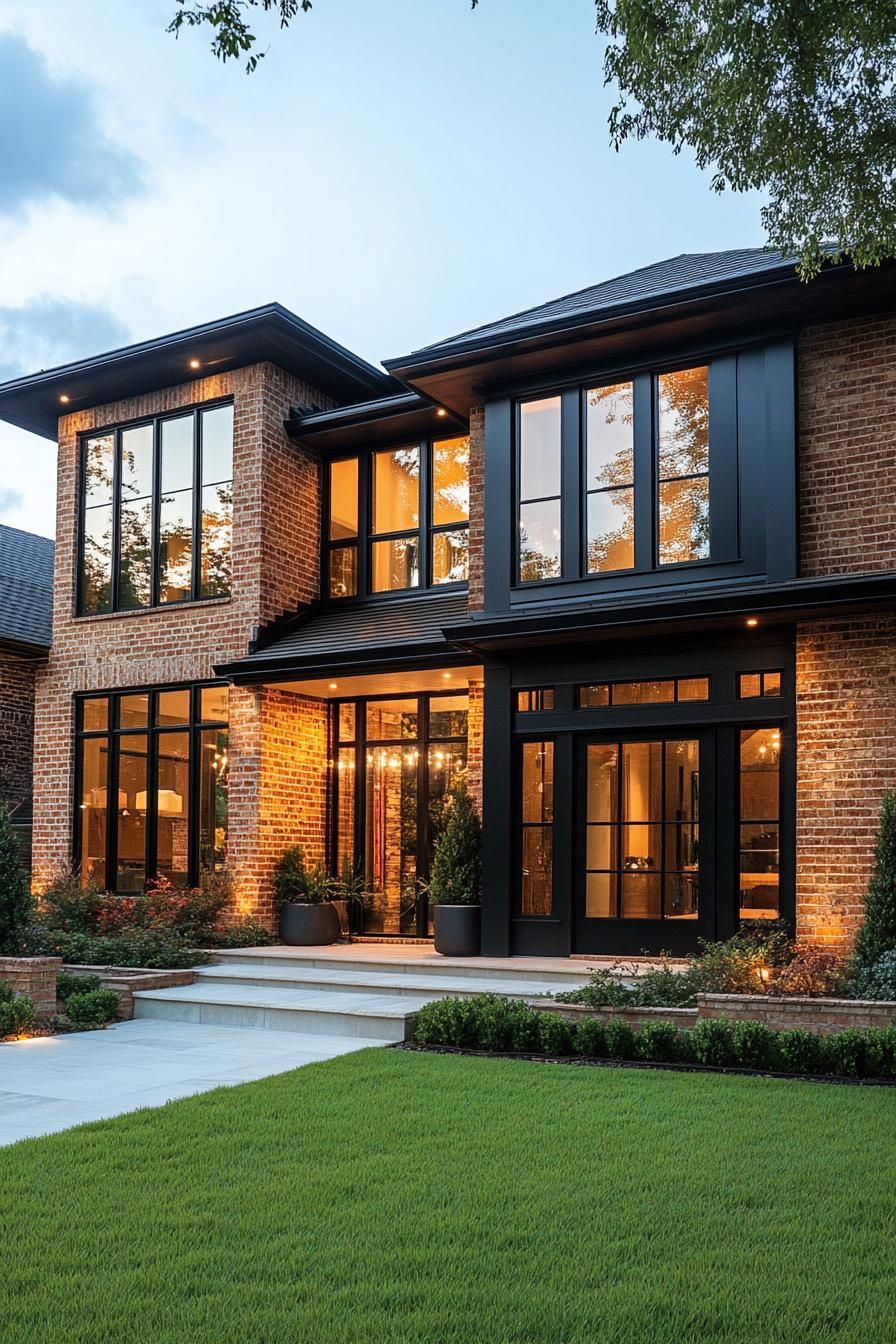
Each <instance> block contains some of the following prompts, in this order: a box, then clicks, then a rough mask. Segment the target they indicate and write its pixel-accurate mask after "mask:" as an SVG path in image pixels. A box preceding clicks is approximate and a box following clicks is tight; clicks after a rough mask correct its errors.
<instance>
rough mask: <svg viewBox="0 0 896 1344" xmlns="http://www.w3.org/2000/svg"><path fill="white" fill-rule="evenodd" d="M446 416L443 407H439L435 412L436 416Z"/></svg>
mask: <svg viewBox="0 0 896 1344" xmlns="http://www.w3.org/2000/svg"><path fill="white" fill-rule="evenodd" d="M447 414H448V412H447V411H446V410H445V407H444V406H440V407H439V409H438V410H437V411H436V415H447Z"/></svg>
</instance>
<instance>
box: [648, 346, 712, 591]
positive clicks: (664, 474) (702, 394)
mask: <svg viewBox="0 0 896 1344" xmlns="http://www.w3.org/2000/svg"><path fill="white" fill-rule="evenodd" d="M657 424H658V432H657V438H658V454H657V479H658V482H659V503H658V507H659V547H658V556H659V563H660V564H661V565H675V564H680V563H681V562H682V561H687V560H705V559H706V558H707V557H708V556H709V369H708V368H706V366H703V367H701V368H697V369H680V370H679V371H678V372H677V373H662V374H660V376H659V378H658V379H657Z"/></svg>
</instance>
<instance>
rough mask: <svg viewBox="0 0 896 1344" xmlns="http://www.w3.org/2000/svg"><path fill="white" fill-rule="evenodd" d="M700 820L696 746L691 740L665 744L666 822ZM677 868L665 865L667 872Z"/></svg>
mask: <svg viewBox="0 0 896 1344" xmlns="http://www.w3.org/2000/svg"><path fill="white" fill-rule="evenodd" d="M699 816H700V744H699V742H697V741H696V740H694V739H690V740H688V741H681V742H667V743H666V815H665V820H666V821H697V820H698V819H699ZM678 866H679V865H678V864H670V863H669V862H668V859H667V861H666V867H667V868H677V867H678Z"/></svg>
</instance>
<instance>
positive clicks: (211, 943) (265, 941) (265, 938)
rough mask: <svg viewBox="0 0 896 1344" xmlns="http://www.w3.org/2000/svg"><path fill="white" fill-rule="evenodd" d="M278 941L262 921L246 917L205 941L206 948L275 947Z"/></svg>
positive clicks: (235, 921)
mask: <svg viewBox="0 0 896 1344" xmlns="http://www.w3.org/2000/svg"><path fill="white" fill-rule="evenodd" d="M276 942H277V939H276V938H275V937H274V935H273V934H272V933H271V932H270V930H269V929H268V928H267V927H266V926H265V925H264V924H262V922H261V920H260V919H253V918H252V916H251V915H246V916H245V917H244V918H243V919H237V920H234V922H233V923H232V924H228V925H227V926H226V928H222V929H216V930H215V931H214V932H213V933H212V935H211V936H210V937H209V938H206V940H205V946H206V947H216V948H228V947H273V946H274V944H275V943H276Z"/></svg>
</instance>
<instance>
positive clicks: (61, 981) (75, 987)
mask: <svg viewBox="0 0 896 1344" xmlns="http://www.w3.org/2000/svg"><path fill="white" fill-rule="evenodd" d="M99 988H100V977H99V976H98V975H71V974H70V973H69V972H67V971H60V972H59V974H58V975H57V976H56V997H57V999H62V1001H63V1003H65V1002H67V1000H68V999H70V998H71V996H72V994H91V993H92V992H93V991H94V990H95V989H99Z"/></svg>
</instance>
